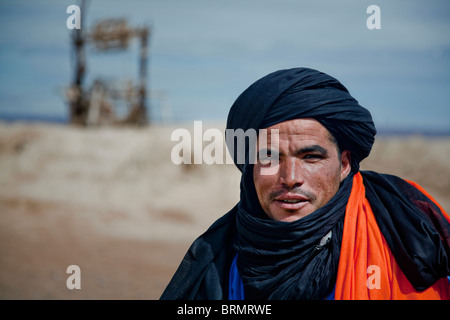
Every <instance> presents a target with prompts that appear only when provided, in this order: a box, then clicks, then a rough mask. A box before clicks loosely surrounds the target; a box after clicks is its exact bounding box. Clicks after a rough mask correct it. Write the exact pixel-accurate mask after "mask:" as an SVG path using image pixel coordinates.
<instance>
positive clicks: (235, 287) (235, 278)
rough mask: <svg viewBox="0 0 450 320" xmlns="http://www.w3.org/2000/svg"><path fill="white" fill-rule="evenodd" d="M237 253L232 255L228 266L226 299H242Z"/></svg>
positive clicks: (242, 290) (242, 287)
mask: <svg viewBox="0 0 450 320" xmlns="http://www.w3.org/2000/svg"><path fill="white" fill-rule="evenodd" d="M236 261H237V255H236V256H235V257H234V259H233V262H232V263H231V268H230V280H229V285H228V299H230V300H244V284H243V283H242V279H241V276H240V274H239V271H238V268H237V265H236Z"/></svg>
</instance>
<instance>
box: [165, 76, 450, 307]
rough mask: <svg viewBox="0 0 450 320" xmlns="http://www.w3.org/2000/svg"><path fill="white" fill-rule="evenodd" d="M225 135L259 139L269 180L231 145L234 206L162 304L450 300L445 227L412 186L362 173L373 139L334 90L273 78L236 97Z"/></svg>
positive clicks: (333, 85)
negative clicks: (236, 177) (237, 184)
mask: <svg viewBox="0 0 450 320" xmlns="http://www.w3.org/2000/svg"><path fill="white" fill-rule="evenodd" d="M227 129H234V130H236V129H242V130H244V131H246V130H248V129H254V130H260V129H267V141H261V140H262V139H260V138H261V136H260V137H259V138H258V143H257V148H258V150H259V151H260V152H259V154H260V155H261V154H267V158H268V159H272V160H273V159H276V166H275V170H272V171H271V172H270V174H267V172H265V173H263V169H267V166H269V164H268V162H267V161H265V160H267V159H262V158H258V160H257V161H256V163H252V162H251V161H250V158H251V157H250V155H249V153H250V151H249V150H250V149H251V148H248V147H247V148H246V149H245V152H246V154H245V162H244V163H240V162H239V161H237V159H238V154H237V152H236V147H235V145H230V144H229V145H228V147H229V148H231V150H230V153H231V154H232V156H233V158H234V161H235V163H236V165H237V167H238V169H239V170H240V171H241V172H242V178H241V195H240V201H239V203H238V204H237V205H236V206H235V207H234V208H233V209H232V210H231V211H230V212H228V213H227V214H225V215H224V216H223V217H221V218H220V219H219V220H217V221H216V222H215V223H214V224H213V225H212V226H211V227H210V228H209V229H208V230H207V231H206V232H205V233H204V234H203V235H202V236H200V237H199V238H198V239H197V240H196V241H195V242H194V243H193V244H192V246H191V248H190V249H189V251H188V252H187V254H186V256H185V257H184V259H183V261H182V262H181V264H180V266H179V268H178V270H177V271H176V273H175V275H174V277H173V279H172V280H171V282H170V283H169V285H168V286H167V288H166V290H165V291H164V293H163V294H162V296H161V299H450V285H449V281H448V279H447V276H448V275H450V224H449V221H450V219H449V216H448V215H447V213H446V212H444V210H443V209H442V208H441V207H440V206H439V204H437V203H436V202H435V201H434V200H433V199H432V198H431V196H429V195H428V194H427V193H426V191H425V190H423V189H422V188H421V187H420V186H419V185H417V184H415V183H413V182H410V181H405V180H402V179H400V178H398V177H395V176H391V175H385V174H379V173H375V172H364V171H362V172H360V171H359V163H360V161H361V160H363V159H364V158H365V157H367V156H368V155H369V153H370V150H371V148H372V144H373V142H374V137H375V134H376V130H375V126H374V123H373V121H372V118H371V115H370V113H369V111H368V110H366V109H365V108H363V107H361V106H360V105H359V104H358V102H357V101H356V100H355V99H354V98H353V97H351V95H350V94H349V92H348V91H347V89H346V88H345V87H344V86H343V85H342V84H341V83H340V82H339V81H338V80H336V79H335V78H333V77H331V76H329V75H326V74H324V73H321V72H319V71H316V70H312V69H307V68H294V69H288V70H280V71H276V72H274V73H271V74H269V75H267V76H265V77H263V78H262V79H260V80H258V81H257V82H255V83H254V84H253V85H251V86H250V87H249V88H248V89H247V90H245V91H244V92H243V93H242V94H241V95H240V96H239V97H238V99H237V100H236V101H235V103H234V104H233V106H232V107H231V110H230V113H229V115H228V121H227ZM227 142H228V140H227ZM262 149H264V152H262V151H263V150H262ZM272 169H273V168H272Z"/></svg>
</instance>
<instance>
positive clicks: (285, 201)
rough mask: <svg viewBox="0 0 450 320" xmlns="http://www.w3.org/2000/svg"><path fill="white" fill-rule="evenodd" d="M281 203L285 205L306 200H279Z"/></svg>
mask: <svg viewBox="0 0 450 320" xmlns="http://www.w3.org/2000/svg"><path fill="white" fill-rule="evenodd" d="M279 201H281V202H284V203H299V202H301V201H304V200H299V199H290V200H288V199H286V200H279Z"/></svg>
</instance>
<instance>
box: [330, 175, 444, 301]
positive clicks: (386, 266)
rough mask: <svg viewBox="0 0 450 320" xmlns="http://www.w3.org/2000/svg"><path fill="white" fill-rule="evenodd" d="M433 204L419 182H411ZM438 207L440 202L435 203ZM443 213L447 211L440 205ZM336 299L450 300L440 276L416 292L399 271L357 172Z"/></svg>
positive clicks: (347, 221) (351, 197)
mask: <svg viewBox="0 0 450 320" xmlns="http://www.w3.org/2000/svg"><path fill="white" fill-rule="evenodd" d="M408 182H409V183H410V184H412V185H413V186H414V187H416V188H417V189H419V190H420V191H421V192H422V193H424V194H425V195H426V196H427V197H429V198H430V200H432V201H433V202H434V203H436V201H435V200H434V199H433V198H431V197H430V196H429V194H428V193H426V192H425V190H423V188H421V187H420V186H419V185H417V184H416V183H414V182H410V181H408ZM436 205H437V206H439V204H437V203H436ZM439 208H440V209H441V210H442V212H443V214H444V216H445V217H446V219H447V220H449V221H450V218H449V216H448V214H447V213H445V211H444V210H443V209H442V208H441V207H440V206H439ZM335 299H336V300H358V299H359V300H372V299H375V300H390V299H392V300H402V299H427V300H432V299H433V300H434V299H446V300H450V285H449V282H448V279H447V278H441V279H440V280H438V281H437V282H436V283H435V284H434V285H433V286H431V287H429V288H428V289H426V290H424V291H421V292H419V291H416V290H415V289H414V287H413V286H412V285H411V283H410V282H409V281H408V279H407V278H406V276H405V275H404V274H403V272H402V271H401V270H400V267H399V266H398V264H397V262H396V261H395V259H394V256H393V255H392V253H391V251H390V249H389V247H388V245H387V243H386V240H385V239H384V237H383V235H382V233H381V231H380V229H379V228H378V225H377V222H376V220H375V217H374V214H373V212H372V209H371V207H370V204H369V202H368V201H367V199H366V197H365V188H364V185H363V178H362V176H361V174H360V173H359V172H358V173H357V174H356V175H355V176H354V178H353V188H352V192H351V194H350V198H349V201H348V204H347V209H346V213H345V220H344V231H343V236H342V245H341V253H340V258H339V267H338V273H337V280H336V291H335Z"/></svg>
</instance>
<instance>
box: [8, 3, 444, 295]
mask: <svg viewBox="0 0 450 320" xmlns="http://www.w3.org/2000/svg"><path fill="white" fill-rule="evenodd" d="M373 4H375V5H377V6H379V8H380V9H381V16H380V17H381V29H374V30H371V29H369V28H367V26H366V21H367V19H368V18H369V17H370V16H371V13H367V12H366V10H367V8H368V7H369V6H370V5H373ZM71 5H78V6H80V7H81V9H82V12H81V29H68V27H67V23H68V20H69V21H73V20H72V19H71V16H72V14H73V12H72V11H69V13H67V8H68V7H69V6H71ZM0 28H1V29H0V30H1V31H0V69H1V73H0V298H2V299H158V298H159V296H160V294H161V293H162V291H163V289H164V288H165V286H166V285H167V283H168V281H169V280H170V278H171V276H172V275H173V272H174V271H175V269H176V267H177V266H178V264H179V262H180V261H181V259H182V257H183V255H184V253H185V251H186V250H187V249H188V247H189V245H190V244H191V242H192V241H193V240H194V239H195V238H196V237H197V236H199V235H200V234H201V233H202V232H204V231H205V230H206V228H207V227H208V226H209V225H210V224H211V223H212V222H213V221H215V220H216V219H217V218H219V217H220V216H221V215H223V214H225V213H226V212H227V211H228V210H230V209H231V208H232V207H233V206H234V205H235V203H236V202H237V201H238V200H239V179H240V177H239V172H238V170H237V169H236V168H235V167H234V166H233V165H215V166H211V165H181V166H177V165H174V164H173V163H172V162H171V158H170V153H171V149H172V147H173V146H174V145H175V144H176V143H175V142H172V141H171V133H172V131H173V130H174V129H175V128H180V127H184V128H187V129H188V130H192V129H193V121H194V120H202V121H203V123H204V126H203V127H204V128H203V129H204V130H206V128H208V127H214V128H219V129H223V127H224V126H225V121H226V117H227V113H228V110H229V108H230V106H231V105H232V103H233V102H234V100H235V99H236V98H237V96H238V95H239V94H240V93H241V92H242V91H243V90H245V89H246V88H247V87H248V86H249V85H250V84H251V83H253V82H254V81H255V80H257V79H259V78H260V77H262V76H264V75H266V74H268V73H270V72H272V71H275V70H278V69H283V68H292V67H299V66H305V67H310V68H314V69H318V70H320V71H323V72H325V73H328V74H330V75H332V76H334V77H336V78H337V79H339V80H340V81H341V82H342V83H343V84H344V85H345V86H346V87H347V88H348V89H349V91H350V92H351V94H352V95H353V96H354V97H355V98H356V99H357V100H358V101H359V102H360V104H361V105H363V106H365V107H366V108H367V109H369V110H370V112H371V113H372V115H373V118H374V121H375V124H376V126H377V129H378V131H379V133H378V136H377V141H376V143H375V145H374V149H373V151H372V154H371V156H370V157H369V158H368V159H367V160H365V161H364V162H363V164H362V168H363V169H371V170H376V171H380V172H386V173H392V174H397V175H400V176H401V177H403V178H406V179H410V180H414V181H416V182H418V183H420V184H422V186H423V187H425V188H426V189H427V190H428V191H429V192H430V193H431V194H432V195H433V196H434V197H435V198H436V199H437V200H438V201H439V202H440V203H441V204H442V205H443V207H444V208H445V209H446V210H447V211H449V210H450V200H449V195H450V162H449V161H448V159H449V157H450V138H449V137H450V102H449V101H450V75H449V71H450V38H449V37H448V34H450V2H448V1H446V0H433V1H431V2H425V1H423V0H421V1H418V0H409V1H406V0H405V1H403V0H396V1H387V0H377V1H365V0H354V1H350V0H343V1H338V2H337V1H332V0H320V1H312V0H278V1H275V0H271V1H269V0H258V1H257V0H246V1H242V0H241V1H235V0H228V1H206V0H190V1H181V0H167V1H159V0H150V1H144V0H130V1H119V0H108V1H107V0H86V1H83V2H82V1H76V0H67V1H66V0H64V1H63V0H61V1H50V0H49V1H45V0H41V1H24V0H17V1H6V0H0ZM72 264H76V265H78V266H80V269H81V289H80V290H76V289H74V290H69V289H68V288H67V287H66V279H67V277H68V276H69V274H67V273H66V269H67V267H68V266H69V265H72Z"/></svg>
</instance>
